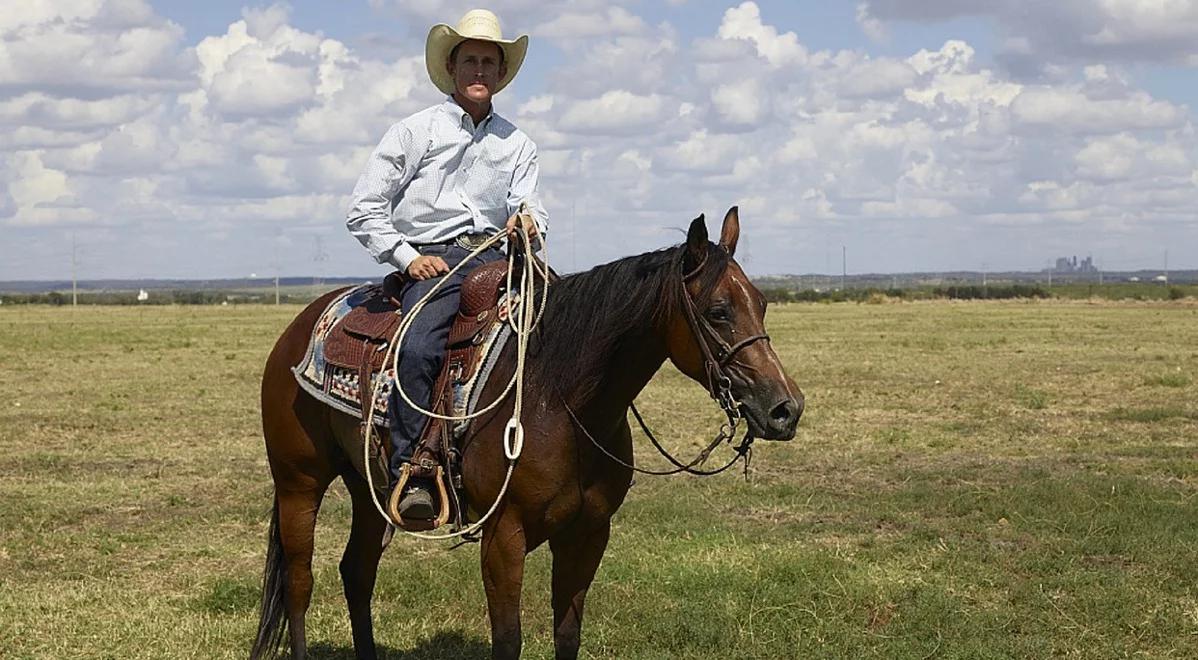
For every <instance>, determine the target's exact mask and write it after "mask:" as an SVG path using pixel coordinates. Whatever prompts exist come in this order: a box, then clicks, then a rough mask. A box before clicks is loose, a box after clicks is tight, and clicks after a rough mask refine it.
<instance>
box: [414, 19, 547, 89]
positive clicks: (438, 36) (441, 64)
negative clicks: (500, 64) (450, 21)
mask: <svg viewBox="0 0 1198 660" xmlns="http://www.w3.org/2000/svg"><path fill="white" fill-rule="evenodd" d="M469 39H477V40H479V41H489V42H491V43H493V44H497V45H498V46H499V47H500V48H501V49H503V61H504V63H505V64H507V75H505V76H504V77H503V78H500V79H499V83H498V84H496V85H495V89H494V90H493V92H498V91H499V90H501V89H503V88H504V87H507V84H508V83H510V82H512V78H515V77H516V72H517V71H519V70H520V65H521V64H523V63H524V55H525V53H527V52H528V35H526V34H525V35H521V36H520V37H518V38H516V39H514V40H507V39H504V38H503V36H502V34H501V33H500V31H499V17H498V16H496V15H495V14H492V13H491V12H489V11H487V10H486V9H472V10H470V11H468V12H466V15H465V16H462V20H460V21H458V26H457V28H456V29H455V28H451V27H449V26H448V25H446V24H444V23H438V24H437V25H434V26H433V27H432V29H431V30H429V31H428V41H427V42H425V45H424V65H425V67H427V68H428V77H429V78H432V79H433V84H434V85H436V86H437V89H439V90H441V91H442V92H445V93H446V94H453V93H454V89H455V88H454V84H453V76H451V75H449V71H447V70H446V69H445V62H446V61H448V60H449V54H450V53H451V52H453V49H454V48H456V47H457V45H458V44H460V43H462V42H463V41H466V40H469Z"/></svg>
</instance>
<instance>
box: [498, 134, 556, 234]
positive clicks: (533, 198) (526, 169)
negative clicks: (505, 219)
mask: <svg viewBox="0 0 1198 660" xmlns="http://www.w3.org/2000/svg"><path fill="white" fill-rule="evenodd" d="M539 178H540V169H539V168H538V167H537V145H535V144H533V142H532V140H529V141H528V143H527V144H526V145H525V146H524V148H523V149H521V150H520V155H519V157H518V158H517V160H516V171H515V172H514V174H513V176H512V187H511V188H510V189H509V191H508V196H507V212H508V216H509V217H510V216H511V215H512V214H513V213H515V212H516V211H519V210H520V204H521V203H524V204H526V205H527V206H526V210H527V211H528V212H529V213H530V214H531V215H532V219H533V221H534V222H536V223H537V231H539V232H541V235H542V236H544V235H545V234H547V233H548V232H549V212H548V211H546V210H545V206H544V204H542V203H541V196H540V194H538V192H537V181H538V179H539Z"/></svg>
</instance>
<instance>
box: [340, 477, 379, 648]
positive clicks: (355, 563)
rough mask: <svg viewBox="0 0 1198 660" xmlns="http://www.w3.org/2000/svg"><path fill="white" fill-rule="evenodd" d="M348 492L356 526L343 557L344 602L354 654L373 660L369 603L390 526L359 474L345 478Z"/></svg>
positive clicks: (372, 626)
mask: <svg viewBox="0 0 1198 660" xmlns="http://www.w3.org/2000/svg"><path fill="white" fill-rule="evenodd" d="M344 481H345V486H346V488H348V489H349V493H350V495H351V496H352V497H353V506H354V509H353V523H352V526H351V527H350V531H349V542H348V543H346V544H345V554H343V555H342V556H341V584H342V585H343V586H344V587H345V602H346V604H348V605H349V624H350V629H351V630H352V631H353V635H354V654H355V655H356V656H357V657H358V659H359V660H374V659H375V658H376V657H377V655H376V651H375V647H374V623H373V621H372V620H371V615H370V599H371V597H372V595H373V594H374V580H375V577H376V576H377V575H378V568H379V558H380V557H382V555H383V534H384V533H385V532H386V531H387V522H386V521H385V520H383V517H382V516H381V515H379V512H378V511H376V510H375V508H374V504H373V503H372V502H371V501H370V500H371V493H370V488H369V487H368V486H367V485H366V480H365V479H363V478H362V477H361V476H360V475H359V474H358V473H357V472H353V471H349V472H346V473H345V475H344Z"/></svg>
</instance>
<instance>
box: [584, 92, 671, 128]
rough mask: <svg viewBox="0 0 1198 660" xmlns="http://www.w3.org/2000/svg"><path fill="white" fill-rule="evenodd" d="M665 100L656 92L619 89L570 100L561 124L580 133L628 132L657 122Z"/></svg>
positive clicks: (663, 114) (661, 115)
mask: <svg viewBox="0 0 1198 660" xmlns="http://www.w3.org/2000/svg"><path fill="white" fill-rule="evenodd" d="M665 106H666V99H665V98H664V97H662V96H660V95H658V94H649V95H638V94H633V93H631V92H627V91H624V90H622V89H616V90H612V91H610V92H607V93H605V94H604V95H603V96H600V97H599V98H596V99H587V100H583V101H577V102H574V103H571V104H570V105H569V108H568V109H567V110H566V111H565V112H564V113H563V114H562V118H561V123H562V127H563V128H566V129H568V130H572V131H576V132H578V133H582V134H598V135H608V134H621V133H628V132H630V131H634V130H637V129H640V128H644V127H645V126H648V125H651V124H654V123H656V122H659V121H661V120H662V119H663V118H664V117H665V110H666V108H665Z"/></svg>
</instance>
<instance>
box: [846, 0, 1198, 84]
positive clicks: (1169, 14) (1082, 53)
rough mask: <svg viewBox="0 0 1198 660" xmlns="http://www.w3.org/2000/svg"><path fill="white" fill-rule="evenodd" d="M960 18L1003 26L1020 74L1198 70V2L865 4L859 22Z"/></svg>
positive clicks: (891, 0) (880, 0) (936, 0)
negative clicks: (1091, 67)
mask: <svg viewBox="0 0 1198 660" xmlns="http://www.w3.org/2000/svg"><path fill="white" fill-rule="evenodd" d="M963 16H983V17H989V18H991V19H993V20H994V21H995V22H996V23H997V24H998V25H999V26H1001V28H1002V29H1003V30H1004V31H1005V32H1006V34H1007V40H1006V48H1005V51H1004V53H1003V55H1004V59H1006V60H1007V62H1008V63H1009V64H1010V66H1011V68H1012V70H1013V71H1015V72H1018V73H1042V72H1043V71H1045V70H1046V69H1049V68H1051V67H1053V66H1054V65H1055V64H1056V63H1059V62H1062V61H1073V62H1076V61H1082V62H1092V61H1095V60H1099V61H1102V60H1105V61H1123V62H1132V61H1159V62H1176V63H1180V64H1188V65H1190V66H1198V52H1196V51H1195V48H1194V44H1195V43H1198V0H1153V1H1145V0H1059V1H1057V2H1026V1H1025V0H990V1H988V2H979V1H978V0H931V1H926V2H907V1H906V0H865V1H864V2H863V3H862V4H861V5H860V6H859V9H858V17H857V20H858V22H859V23H861V24H862V25H876V24H881V25H882V26H884V25H886V24H888V23H891V22H896V21H917V22H937V21H945V20H950V19H954V18H959V17H963ZM874 29H877V28H876V27H875V28H874Z"/></svg>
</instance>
